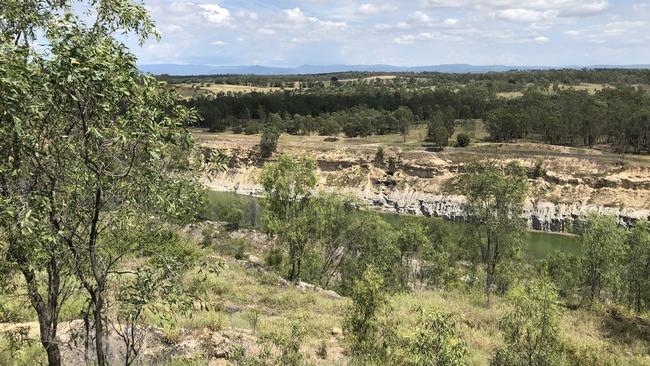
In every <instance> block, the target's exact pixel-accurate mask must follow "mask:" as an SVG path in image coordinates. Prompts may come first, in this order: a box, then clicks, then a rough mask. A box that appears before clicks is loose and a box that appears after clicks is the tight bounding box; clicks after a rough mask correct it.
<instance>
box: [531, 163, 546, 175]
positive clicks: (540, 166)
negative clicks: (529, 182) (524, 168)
mask: <svg viewBox="0 0 650 366" xmlns="http://www.w3.org/2000/svg"><path fill="white" fill-rule="evenodd" d="M544 174H546V169H544V160H542V159H537V161H535V166H534V167H533V171H532V172H531V173H530V175H531V178H533V179H537V178H540V177H543V176H544Z"/></svg>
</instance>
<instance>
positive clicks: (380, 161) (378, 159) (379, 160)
mask: <svg viewBox="0 0 650 366" xmlns="http://www.w3.org/2000/svg"><path fill="white" fill-rule="evenodd" d="M375 162H376V163H377V164H383V163H384V148H383V146H379V147H378V148H377V154H376V155H375Z"/></svg>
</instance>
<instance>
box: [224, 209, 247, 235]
mask: <svg viewBox="0 0 650 366" xmlns="http://www.w3.org/2000/svg"><path fill="white" fill-rule="evenodd" d="M221 217H222V219H223V220H224V221H225V222H226V224H227V225H228V229H229V230H237V229H239V227H240V225H241V223H242V221H243V220H244V210H242V209H241V208H235V207H232V208H231V209H229V210H225V211H223V212H222V213H221Z"/></svg>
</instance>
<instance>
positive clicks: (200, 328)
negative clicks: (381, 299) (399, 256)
mask: <svg viewBox="0 0 650 366" xmlns="http://www.w3.org/2000/svg"><path fill="white" fill-rule="evenodd" d="M239 236H241V235H239ZM244 238H246V236H245V235H244ZM237 245H244V247H245V248H246V253H245V256H247V255H248V254H249V253H250V254H254V255H256V256H258V257H262V256H263V252H264V251H265V250H267V249H268V246H267V245H266V244H264V245H260V242H259V241H257V242H250V241H249V239H241V238H238V239H232V235H230V234H228V233H226V232H223V231H222V232H221V233H219V234H218V235H216V237H215V239H214V241H213V243H212V245H210V246H209V247H207V248H205V249H201V250H202V251H203V253H204V255H209V256H211V257H213V259H214V260H215V261H217V260H222V261H223V262H224V267H223V269H222V270H221V272H220V273H218V274H211V273H207V274H206V273H200V272H199V268H196V269H194V270H191V271H189V272H188V273H187V274H186V276H185V286H188V287H190V286H193V287H198V288H200V292H201V293H203V294H204V296H203V297H202V299H201V304H202V305H207V308H208V310H206V309H205V308H204V309H201V306H198V305H197V309H196V310H195V311H194V312H193V313H192V315H191V316H184V315H180V314H176V315H175V322H176V324H177V326H176V327H174V329H176V331H178V329H182V331H183V332H184V333H185V334H188V333H192V332H194V333H200V332H205V331H207V330H209V331H212V332H230V333H235V334H238V335H240V336H241V338H242V339H248V343H246V342H244V343H242V344H243V345H244V346H246V347H247V348H249V352H251V353H255V352H256V351H257V350H258V348H257V347H256V346H255V345H254V344H255V342H256V341H257V340H259V339H261V338H263V337H264V336H265V335H268V334H272V333H285V334H286V333H287V332H289V331H290V325H291V323H292V322H295V321H298V322H299V323H300V324H301V326H302V327H303V329H304V330H305V331H306V339H305V342H304V343H303V347H302V352H303V353H304V354H305V357H306V358H307V359H308V360H309V361H310V362H312V363H317V364H325V365H336V364H345V361H346V358H345V352H344V341H343V339H342V337H340V336H335V335H332V330H333V328H342V321H343V316H344V314H345V311H346V308H347V306H349V300H348V299H346V298H333V297H331V296H328V295H326V294H323V293H321V292H318V291H314V290H310V289H306V290H300V289H297V288H294V287H293V286H290V285H282V284H281V282H280V280H279V278H278V277H277V276H275V275H273V274H271V273H269V272H268V271H266V270H265V269H263V268H261V267H260V266H252V265H250V262H247V261H241V260H239V261H238V260H235V259H234V258H232V257H229V256H228V254H229V253H232V248H233V247H234V246H237ZM204 276H207V277H204ZM0 304H2V305H3V308H4V309H5V310H6V309H13V310H14V311H15V314H14V316H15V321H21V322H23V321H33V320H34V319H35V316H34V314H33V312H31V311H30V310H28V308H27V307H26V306H25V305H26V303H25V299H18V298H12V299H8V298H6V297H5V298H2V297H0ZM391 304H392V308H393V311H392V312H391V314H390V317H391V319H393V320H396V321H397V324H399V329H398V332H399V334H401V335H403V336H409V335H410V334H411V332H412V331H413V329H415V325H416V324H415V323H416V322H417V319H418V314H419V313H420V309H422V310H424V311H425V312H427V311H429V310H432V309H438V310H441V311H444V312H448V313H454V314H456V315H457V318H458V321H459V330H460V334H461V336H462V338H463V339H464V340H465V341H466V342H467V343H468V347H469V364H471V365H487V364H488V362H489V358H490V356H491V354H492V353H493V352H494V350H495V348H496V347H498V345H499V344H500V343H501V337H502V336H501V333H500V330H499V327H498V323H499V319H500V318H501V317H502V316H503V315H504V314H505V313H506V312H507V309H508V303H507V301H506V300H505V299H503V298H496V299H495V301H494V302H493V304H492V306H491V307H486V306H485V304H484V300H483V296H482V294H481V293H480V291H477V290H474V289H467V288H459V289H449V290H446V291H418V292H412V293H402V294H395V295H394V296H393V297H392V300H391ZM78 310H79V309H78V308H77V305H76V303H75V302H73V303H70V304H69V305H68V308H66V310H65V312H64V313H65V315H64V317H63V318H64V320H70V319H73V318H74V314H75V313H77V311H78ZM147 323H148V324H149V325H151V326H159V325H160V319H159V318H157V317H156V316H149V317H148V319H147ZM647 324H648V322H647V321H642V320H638V319H636V320H635V318H631V317H623V318H621V317H617V316H612V315H610V314H609V313H607V312H605V311H602V310H593V311H588V310H567V311H566V313H565V314H564V316H563V320H562V330H563V335H564V337H565V339H566V340H567V342H568V343H569V344H570V345H571V348H574V349H577V350H578V352H579V353H585V352H587V350H589V353H592V354H595V355H596V358H597V361H598V362H596V361H594V362H590V363H589V364H603V365H605V364H612V365H614V364H616V365H650V341H649V340H650V338H649V337H650V329H648V325H647ZM163 333H164V334H165V335H166V337H167V338H168V339H169V340H170V342H171V343H174V342H176V341H178V339H177V338H179V336H178V334H175V333H174V332H173V331H172V330H170V329H167V330H163ZM236 342H237V341H235V343H236ZM323 343H324V344H325V347H326V349H327V358H326V359H322V358H321V357H319V356H317V351H318V349H319V348H320V347H321V345H322V344H323ZM7 346H8V339H7V338H6V337H0V360H9V359H12V360H13V363H12V362H9V364H10V365H11V364H15V365H28V364H32V363H33V362H34V358H40V357H42V354H41V353H39V347H40V346H39V345H38V344H37V343H33V344H32V345H31V346H29V347H26V348H24V349H23V350H22V351H20V353H18V354H13V355H9V354H8V353H6V351H3V350H6V347H7ZM3 352H4V353H3ZM183 359H184V360H181V359H176V360H173V361H170V362H168V364H169V365H180V364H183V365H186V364H197V365H199V364H205V363H207V358H206V355H205V354H204V353H198V354H195V355H184V356H183ZM188 359H191V360H193V361H191V362H190V361H188ZM0 364H4V363H2V362H0Z"/></svg>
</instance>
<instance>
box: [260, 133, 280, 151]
mask: <svg viewBox="0 0 650 366" xmlns="http://www.w3.org/2000/svg"><path fill="white" fill-rule="evenodd" d="M279 138H280V133H279V132H278V131H277V130H276V129H275V128H272V127H270V128H267V129H266V130H264V133H262V137H261V138H260V155H261V156H262V157H263V158H268V157H270V156H271V155H273V153H274V152H275V150H276V149H277V148H278V139H279Z"/></svg>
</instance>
